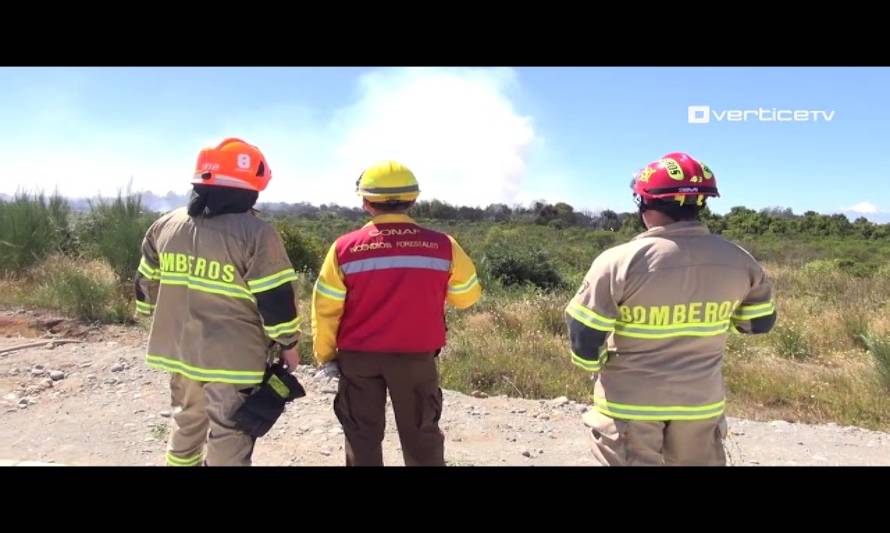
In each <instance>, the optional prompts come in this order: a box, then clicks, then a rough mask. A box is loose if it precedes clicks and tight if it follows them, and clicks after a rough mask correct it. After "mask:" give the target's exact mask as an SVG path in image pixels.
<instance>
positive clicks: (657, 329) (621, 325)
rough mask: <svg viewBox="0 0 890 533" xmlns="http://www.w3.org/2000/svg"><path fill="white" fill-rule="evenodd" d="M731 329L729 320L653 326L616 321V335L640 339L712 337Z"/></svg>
mask: <svg viewBox="0 0 890 533" xmlns="http://www.w3.org/2000/svg"><path fill="white" fill-rule="evenodd" d="M728 330H729V320H723V321H720V322H685V323H682V324H672V325H670V326H651V325H648V324H633V323H628V322H616V323H615V335H619V336H622V337H633V338H638V339H666V338H670V337H712V336H716V335H723V334H724V333H726V332H727V331H728Z"/></svg>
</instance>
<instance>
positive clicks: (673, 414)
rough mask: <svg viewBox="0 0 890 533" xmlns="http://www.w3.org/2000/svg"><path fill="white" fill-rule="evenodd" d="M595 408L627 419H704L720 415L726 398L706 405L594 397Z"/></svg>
mask: <svg viewBox="0 0 890 533" xmlns="http://www.w3.org/2000/svg"><path fill="white" fill-rule="evenodd" d="M594 401H595V403H596V409H597V410H598V411H599V412H601V413H603V414H604V415H607V416H611V417H613V418H624V419H628V420H704V419H708V418H713V417H715V416H720V415H722V414H723V413H724V411H725V408H726V400H721V401H719V402H716V403H712V404H708V405H694V406H692V405H672V406H657V405H630V404H622V403H615V402H609V401H606V400H604V399H602V398H595V399H594Z"/></svg>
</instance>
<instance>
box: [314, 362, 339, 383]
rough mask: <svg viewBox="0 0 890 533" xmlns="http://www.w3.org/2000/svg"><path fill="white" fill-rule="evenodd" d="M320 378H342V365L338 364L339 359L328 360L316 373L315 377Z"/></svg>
mask: <svg viewBox="0 0 890 533" xmlns="http://www.w3.org/2000/svg"><path fill="white" fill-rule="evenodd" d="M320 378H328V380H332V379H340V365H338V364H337V361H328V362H327V363H325V364H324V365H323V366H322V367H321V369H320V370H319V371H318V372H316V373H315V379H320Z"/></svg>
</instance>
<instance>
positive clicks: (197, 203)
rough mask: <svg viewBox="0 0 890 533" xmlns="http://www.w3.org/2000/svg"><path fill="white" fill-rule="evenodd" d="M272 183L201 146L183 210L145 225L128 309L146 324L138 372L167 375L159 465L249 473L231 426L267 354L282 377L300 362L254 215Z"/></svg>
mask: <svg viewBox="0 0 890 533" xmlns="http://www.w3.org/2000/svg"><path fill="white" fill-rule="evenodd" d="M271 177H272V169H271V168H269V164H268V163H267V162H266V158H265V157H264V156H263V154H262V152H260V150H259V149H258V148H257V147H256V146H253V145H250V144H248V143H246V142H244V141H242V140H241V139H234V138H229V139H225V140H224V141H222V142H221V143H219V145H217V146H215V147H209V148H205V149H204V150H202V151H201V153H200V154H199V156H198V161H197V165H196V169H195V173H194V176H193V178H192V184H193V191H192V195H191V199H190V201H189V205H188V207H183V208H180V209H176V210H174V211H171V212H170V213H167V214H165V215H164V216H162V217H161V218H159V219H158V220H157V221H155V223H154V224H152V225H151V227H150V228H149V229H148V231H147V233H146V235H145V239H144V240H143V242H142V259H141V261H140V263H139V269H138V273H137V275H136V311H137V313H139V314H142V315H147V316H152V317H153V320H152V326H151V333H150V335H149V340H148V354H147V355H146V362H147V364H148V365H149V366H150V367H153V368H157V369H160V370H164V371H167V372H169V373H170V393H171V401H172V404H173V408H174V411H173V417H172V418H173V431H172V433H171V435H170V440H169V443H168V446H167V454H166V462H167V465H169V466H198V465H201V464H206V465H209V466H247V465H250V464H251V456H252V454H253V448H254V443H255V440H256V435H255V434H254V433H252V432H251V431H249V430H246V429H245V427H244V425H243V424H239V420H240V419H241V418H240V417H241V416H242V415H243V414H244V412H245V411H246V410H244V409H242V408H243V407H244V406H245V404H246V405H248V407H249V406H251V405H253V402H252V401H251V402H248V399H249V398H251V397H254V394H253V393H254V392H257V390H259V388H260V385H261V384H263V383H265V382H266V381H267V379H268V378H267V368H269V367H268V365H267V363H268V362H269V359H270V357H269V354H270V352H272V351H278V350H269V348H270V346H273V347H274V346H277V348H280V354H281V359H283V360H284V361H285V362H286V365H287V367H289V368H296V365H298V364H299V361H300V356H299V353H298V351H297V341H298V340H299V335H300V318H299V316H298V314H297V307H296V299H295V290H294V288H295V286H294V282H295V280H296V279H297V274H296V272H295V271H294V268H293V266H292V265H291V262H290V260H289V259H288V256H287V253H286V251H285V249H284V244H283V243H282V241H281V237H280V236H279V235H278V232H277V231H276V230H275V228H274V227H273V226H272V225H271V224H269V223H268V222H266V221H264V220H261V219H260V218H258V217H257V216H255V212H254V211H253V206H254V204H255V203H256V201H257V197H258V195H259V192H260V191H262V190H263V189H265V188H266V185H267V184H268V183H269V180H270V179H271ZM256 397H257V398H259V396H256Z"/></svg>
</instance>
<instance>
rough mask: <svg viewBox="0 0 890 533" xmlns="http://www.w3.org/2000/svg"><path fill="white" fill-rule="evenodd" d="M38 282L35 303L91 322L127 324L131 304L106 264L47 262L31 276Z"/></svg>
mask: <svg viewBox="0 0 890 533" xmlns="http://www.w3.org/2000/svg"><path fill="white" fill-rule="evenodd" d="M32 276H33V278H34V280H35V281H36V282H37V290H36V291H35V294H34V303H36V304H37V305H39V306H41V307H45V308H48V309H56V310H58V311H61V312H63V313H64V314H66V315H69V316H72V317H75V318H79V319H82V320H89V321H101V322H126V321H128V320H129V317H130V313H129V304H128V302H127V300H126V299H125V298H124V297H123V296H122V295H121V293H120V290H119V289H120V285H119V284H118V281H117V278H116V275H115V272H114V271H113V270H112V269H111V267H110V266H108V264H107V263H106V262H104V261H98V260H94V261H82V260H74V259H72V258H70V257H67V256H63V255H54V256H51V257H49V258H47V260H46V261H44V262H43V263H42V264H41V265H40V266H39V267H37V268H36V269H34V271H33V272H32Z"/></svg>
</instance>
